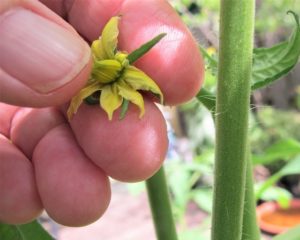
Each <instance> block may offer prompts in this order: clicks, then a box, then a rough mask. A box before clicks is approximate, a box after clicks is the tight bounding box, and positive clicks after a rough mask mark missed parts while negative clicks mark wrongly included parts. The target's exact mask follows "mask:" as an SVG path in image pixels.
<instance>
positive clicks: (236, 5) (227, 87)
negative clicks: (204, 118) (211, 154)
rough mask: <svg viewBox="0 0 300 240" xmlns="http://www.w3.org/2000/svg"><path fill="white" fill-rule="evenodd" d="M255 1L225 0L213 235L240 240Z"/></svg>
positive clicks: (222, 20)
mask: <svg viewBox="0 0 300 240" xmlns="http://www.w3.org/2000/svg"><path fill="white" fill-rule="evenodd" d="M254 4H255V1H254V0H221V15H220V53H219V69H218V87H217V104H216V160H215V161H216V162H215V181H214V184H215V185H214V204H213V216H212V240H220V239H222V240H241V237H242V223H243V206H244V195H245V189H244V187H245V181H246V166H247V142H248V141H247V139H248V114H249V105H250V80H251V70H252V69H251V68H252V49H253V27H254Z"/></svg>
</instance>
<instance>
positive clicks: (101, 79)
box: [67, 17, 163, 120]
mask: <svg viewBox="0 0 300 240" xmlns="http://www.w3.org/2000/svg"><path fill="white" fill-rule="evenodd" d="M119 19H120V17H112V18H111V19H110V20H109V21H108V23H107V24H106V25H105V27H104V29H103V31H102V36H100V37H99V39H97V40H95V41H94V42H93V43H92V46H91V48H92V54H93V60H94V65H93V69H92V73H91V76H90V78H89V80H88V81H87V84H86V86H85V87H84V88H83V89H82V90H81V91H80V92H79V93H78V94H77V95H76V96H74V97H73V98H72V100H71V103H70V106H69V109H68V112H67V115H68V118H69V119H71V117H72V116H73V114H75V113H76V112H77V110H78V108H79V106H80V104H81V103H82V102H83V100H84V99H86V98H87V97H89V96H91V95H93V94H94V93H95V92H99V91H100V96H99V102H100V106H101V107H102V108H103V109H104V111H105V112H106V113H107V114H108V118H109V120H111V119H112V117H113V112H114V111H115V110H116V109H118V108H119V107H120V106H121V105H122V103H123V102H124V101H129V102H132V103H133V104H135V105H137V107H138V108H139V109H140V114H139V117H140V118H141V117H142V116H143V115H144V113H145V109H144V100H143V96H142V94H141V93H140V92H139V91H138V90H143V91H151V92H152V93H154V94H155V95H157V96H159V98H160V101H161V103H162V102H163V94H162V92H161V90H160V89H159V87H158V86H157V84H156V83H155V82H154V81H153V80H152V79H151V78H150V77H149V76H148V75H147V74H145V73H144V72H143V71H141V70H139V69H138V68H136V67H134V66H132V65H130V63H129V60H128V54H127V53H126V52H122V51H118V50H117V44H118V34H119V30H118V22H119Z"/></svg>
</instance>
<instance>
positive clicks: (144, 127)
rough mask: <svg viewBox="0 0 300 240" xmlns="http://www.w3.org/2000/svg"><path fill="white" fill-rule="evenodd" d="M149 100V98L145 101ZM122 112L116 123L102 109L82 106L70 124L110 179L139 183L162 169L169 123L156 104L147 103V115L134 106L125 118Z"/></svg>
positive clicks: (115, 115)
mask: <svg viewBox="0 0 300 240" xmlns="http://www.w3.org/2000/svg"><path fill="white" fill-rule="evenodd" d="M145 100H146V99H145ZM119 114H120V110H118V111H116V112H114V116H113V119H112V121H109V120H108V118H107V114H106V113H105V112H104V111H103V110H102V109H100V108H99V107H98V106H88V105H82V106H81V107H80V108H79V111H78V112H77V114H76V115H75V116H74V117H73V119H72V121H71V122H70V125H71V127H72V129H73V132H74V134H75V136H76V138H77V141H78V142H79V144H80V145H81V146H82V148H83V149H84V151H85V152H86V154H87V155H88V156H89V158H90V159H91V160H92V161H93V162H94V163H95V164H96V165H98V166H100V167H101V168H102V169H103V170H104V171H105V172H106V173H107V174H108V175H109V176H110V177H112V178H114V179H117V180H119V181H124V182H137V181H142V180H145V179H147V178H149V177H151V176H152V175H153V174H154V173H155V172H156V171H157V170H158V169H159V168H160V166H161V164H162V162H163V160H164V158H165V155H166V151H167V147H168V138H167V131H166V124H165V120H164V118H163V116H162V114H161V112H160V110H159V109H158V108H157V107H156V106H155V104H154V103H152V102H150V101H148V100H146V101H145V115H144V116H143V117H142V118H141V119H140V118H139V109H138V108H137V107H136V106H134V105H132V104H130V106H129V109H128V111H127V113H126V116H125V117H124V119H122V120H119Z"/></svg>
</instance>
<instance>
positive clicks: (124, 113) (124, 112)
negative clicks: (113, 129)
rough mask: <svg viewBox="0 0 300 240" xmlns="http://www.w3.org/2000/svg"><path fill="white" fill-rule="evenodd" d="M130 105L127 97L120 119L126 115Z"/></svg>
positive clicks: (123, 103)
mask: <svg viewBox="0 0 300 240" xmlns="http://www.w3.org/2000/svg"><path fill="white" fill-rule="evenodd" d="M128 106H129V101H128V100H127V99H124V100H123V102H122V106H121V112H120V117H119V119H120V120H122V119H124V117H125V115H126V113H127V111H128Z"/></svg>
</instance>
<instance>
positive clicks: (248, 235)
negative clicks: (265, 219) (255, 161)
mask: <svg viewBox="0 0 300 240" xmlns="http://www.w3.org/2000/svg"><path fill="white" fill-rule="evenodd" d="M252 173H253V169H252V161H251V153H250V150H249V151H248V157H247V169H246V174H247V175H246V187H245V202H244V215H243V234H242V240H259V239H260V231H259V228H258V226H257V221H256V200H255V196H254V189H253V174H252Z"/></svg>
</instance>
